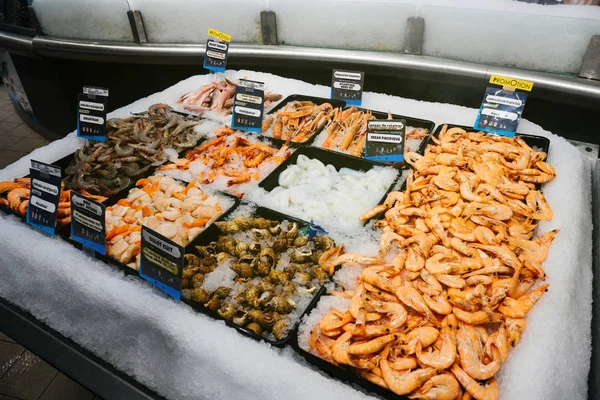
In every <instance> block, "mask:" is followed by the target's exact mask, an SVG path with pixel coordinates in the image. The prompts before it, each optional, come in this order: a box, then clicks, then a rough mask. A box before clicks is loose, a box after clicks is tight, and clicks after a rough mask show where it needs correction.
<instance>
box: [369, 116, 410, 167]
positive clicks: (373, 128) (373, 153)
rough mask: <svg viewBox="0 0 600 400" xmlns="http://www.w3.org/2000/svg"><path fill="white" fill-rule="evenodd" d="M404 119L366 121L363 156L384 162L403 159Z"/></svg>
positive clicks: (401, 160)
mask: <svg viewBox="0 0 600 400" xmlns="http://www.w3.org/2000/svg"><path fill="white" fill-rule="evenodd" d="M405 131H406V120H404V119H386V120H372V121H367V140H366V142H365V158H366V159H368V160H376V161H385V162H403V161H404V134H405Z"/></svg>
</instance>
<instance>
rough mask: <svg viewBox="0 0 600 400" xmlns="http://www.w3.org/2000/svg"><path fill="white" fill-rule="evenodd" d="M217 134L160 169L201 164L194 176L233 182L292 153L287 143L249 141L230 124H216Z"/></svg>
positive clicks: (255, 176)
mask: <svg viewBox="0 0 600 400" xmlns="http://www.w3.org/2000/svg"><path fill="white" fill-rule="evenodd" d="M215 134H216V138H214V139H211V140H209V141H207V142H206V143H204V144H202V145H201V146H199V147H198V148H196V149H194V150H190V151H188V152H187V153H186V156H185V158H181V159H179V160H177V161H176V162H175V163H171V164H167V165H165V166H163V167H161V168H160V169H161V170H188V169H191V168H190V167H191V166H190V164H192V163H200V164H202V168H201V169H202V170H201V172H199V173H198V174H197V176H196V177H195V178H194V179H195V180H197V181H199V182H201V183H204V184H211V183H213V182H214V181H215V180H216V179H217V178H219V177H225V178H227V186H228V187H229V186H233V185H237V184H240V183H244V182H248V181H251V180H259V179H260V178H261V168H260V167H261V166H262V165H263V163H272V165H273V166H277V165H279V164H281V163H282V162H283V161H284V160H285V159H286V158H287V157H288V156H289V155H290V153H291V151H290V150H289V149H288V147H287V146H283V147H282V148H281V149H276V148H275V147H271V146H269V145H267V144H264V143H250V142H249V141H248V139H246V137H245V136H244V135H242V134H240V133H238V132H236V131H235V130H233V129H231V128H219V129H217V130H216V131H215Z"/></svg>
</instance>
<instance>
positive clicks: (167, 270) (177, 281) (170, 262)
mask: <svg viewBox="0 0 600 400" xmlns="http://www.w3.org/2000/svg"><path fill="white" fill-rule="evenodd" d="M184 253H185V250H184V248H183V246H180V245H178V244H177V243H175V242H173V241H171V240H169V239H167V238H166V237H164V236H162V235H161V234H159V233H157V232H155V231H153V230H152V229H150V228H148V227H146V226H142V249H141V254H140V276H141V277H142V278H144V279H145V280H147V281H148V282H150V283H151V284H152V285H154V286H155V287H157V288H158V289H160V290H162V291H163V292H165V293H166V294H168V295H169V296H171V297H173V298H175V299H177V300H180V299H181V281H182V275H183V262H184V258H183V256H184Z"/></svg>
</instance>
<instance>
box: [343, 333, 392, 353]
mask: <svg viewBox="0 0 600 400" xmlns="http://www.w3.org/2000/svg"><path fill="white" fill-rule="evenodd" d="M396 339H398V334H390V335H385V336H380V337H378V338H376V339H373V340H370V341H368V342H363V343H359V344H351V345H349V346H348V354H355V355H363V354H371V353H375V352H377V351H379V350H381V349H383V348H384V347H385V345H387V344H388V343H390V342H393V341H394V340H396Z"/></svg>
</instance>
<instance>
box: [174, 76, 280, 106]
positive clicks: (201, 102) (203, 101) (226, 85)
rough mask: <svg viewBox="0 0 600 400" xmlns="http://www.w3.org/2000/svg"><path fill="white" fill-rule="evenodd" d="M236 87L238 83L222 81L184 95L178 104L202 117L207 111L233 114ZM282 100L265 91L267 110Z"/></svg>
mask: <svg viewBox="0 0 600 400" xmlns="http://www.w3.org/2000/svg"><path fill="white" fill-rule="evenodd" d="M236 87H237V82H235V81H233V80H231V79H229V78H225V79H221V80H219V81H218V82H211V83H208V84H206V85H204V86H202V87H200V89H198V90H194V91H193V92H189V93H186V94H184V95H183V96H181V97H180V98H179V99H178V100H177V103H179V104H181V105H182V106H183V108H185V109H186V110H188V111H191V112H194V113H198V114H200V115H201V114H203V113H205V112H207V111H216V112H219V113H222V114H224V115H228V114H231V109H232V107H233V96H234V95H235V88H236ZM280 99H281V95H280V94H277V93H271V92H268V91H265V103H264V108H265V110H266V109H268V108H269V107H270V106H271V104H272V103H273V102H274V101H277V100H280Z"/></svg>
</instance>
